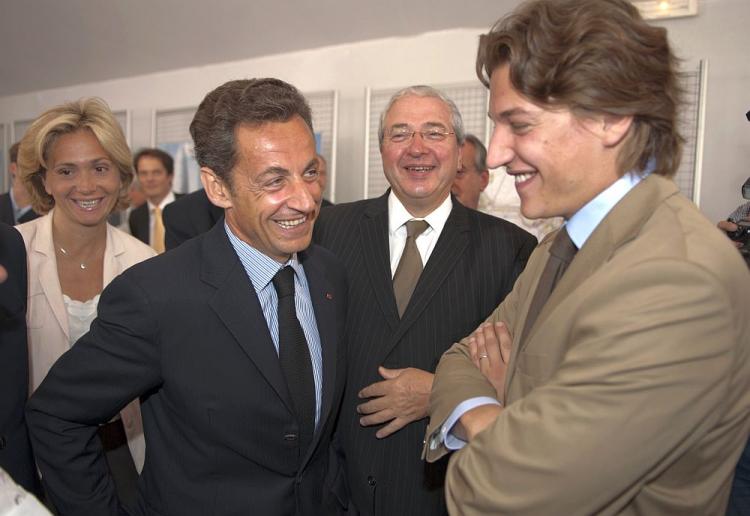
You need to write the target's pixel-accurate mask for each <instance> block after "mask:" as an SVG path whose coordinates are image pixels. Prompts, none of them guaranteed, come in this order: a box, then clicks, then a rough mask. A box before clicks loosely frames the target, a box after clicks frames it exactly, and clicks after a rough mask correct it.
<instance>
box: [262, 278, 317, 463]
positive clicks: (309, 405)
mask: <svg viewBox="0 0 750 516" xmlns="http://www.w3.org/2000/svg"><path fill="white" fill-rule="evenodd" d="M272 281H273V286H274V288H275V289H276V293H277V294H278V297H279V306H278V308H279V362H280V363H281V370H282V371H283V372H284V377H285V378H286V384H287V386H288V387H289V393H290V394H291V395H292V403H293V404H294V410H295V412H296V415H297V422H298V423H299V429H300V435H299V443H300V450H301V453H302V454H303V455H304V453H305V452H306V451H307V448H308V447H309V445H310V443H311V442H312V436H313V432H314V431H315V380H314V379H313V370H312V363H311V361H310V350H309V349H308V347H307V340H306V339H305V333H304V332H303V331H302V325H300V323H299V319H297V310H296V308H295V305H294V269H292V268H291V267H289V266H287V267H284V268H283V269H281V270H280V271H279V272H277V273H276V275H275V276H274V277H273V280H272Z"/></svg>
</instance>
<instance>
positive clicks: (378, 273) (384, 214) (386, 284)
mask: <svg viewBox="0 0 750 516" xmlns="http://www.w3.org/2000/svg"><path fill="white" fill-rule="evenodd" d="M389 193H390V190H389V191H388V192H386V193H385V194H384V195H383V196H381V197H379V198H378V199H375V200H374V201H373V202H372V203H371V204H370V205H369V206H368V207H367V209H366V210H365V216H364V217H363V218H362V222H361V223H360V227H359V230H360V239H361V243H362V253H363V254H364V257H363V258H364V262H365V269H366V271H367V272H366V274H368V275H369V277H370V284H371V285H372V291H373V294H374V295H375V299H376V300H377V302H378V305H380V311H381V312H382V313H383V315H384V316H385V320H386V321H388V325H389V326H390V329H391V331H394V330H395V329H396V327H397V326H398V324H399V317H398V309H397V308H396V298H395V297H394V295H393V281H392V280H391V263H390V259H389V256H390V252H389V249H390V244H389V243H388V194H389Z"/></svg>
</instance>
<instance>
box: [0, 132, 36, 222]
mask: <svg viewBox="0 0 750 516" xmlns="http://www.w3.org/2000/svg"><path fill="white" fill-rule="evenodd" d="M18 146H19V143H18V142H16V143H14V144H13V145H11V146H10V149H9V150H8V161H9V164H8V174H9V175H10V190H9V191H8V192H6V193H4V194H0V222H4V223H5V224H8V225H9V226H15V225H16V224H23V223H24V222H28V221H30V220H34V219H35V218H37V217H38V216H39V214H38V213H36V212H35V211H34V210H33V209H31V197H30V196H29V192H28V190H26V187H25V186H24V184H23V183H22V182H21V181H16V173H17V171H18V165H17V164H16V161H17V159H18Z"/></svg>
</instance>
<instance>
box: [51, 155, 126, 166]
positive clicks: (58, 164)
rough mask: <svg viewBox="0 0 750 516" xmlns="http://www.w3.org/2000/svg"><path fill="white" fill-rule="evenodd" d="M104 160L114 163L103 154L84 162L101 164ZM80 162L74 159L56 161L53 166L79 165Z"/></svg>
mask: <svg viewBox="0 0 750 516" xmlns="http://www.w3.org/2000/svg"><path fill="white" fill-rule="evenodd" d="M103 161H106V162H107V163H110V164H111V163H114V162H113V161H112V160H111V159H109V158H108V157H107V156H101V157H99V158H94V159H90V160H87V161H84V162H83V163H84V164H86V163H91V164H92V165H96V164H99V163H101V162H103ZM79 163H80V162H74V161H65V162H63V163H55V165H54V166H53V167H52V168H59V167H77V166H78V164H79Z"/></svg>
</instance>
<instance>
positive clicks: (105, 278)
mask: <svg viewBox="0 0 750 516" xmlns="http://www.w3.org/2000/svg"><path fill="white" fill-rule="evenodd" d="M18 168H19V171H20V173H19V175H20V177H21V180H22V181H23V182H24V184H25V185H26V186H27V188H28V190H29V192H30V193H31V197H32V206H33V208H34V210H36V211H37V212H38V213H42V214H45V215H44V216H42V217H40V218H38V219H36V220H34V221H31V222H28V223H26V224H22V225H20V226H17V228H18V230H19V231H20V232H21V235H23V239H24V242H25V244H26V252H27V255H28V261H29V264H28V265H29V303H28V316H27V321H28V327H29V328H28V329H29V349H30V353H29V357H30V374H29V376H30V383H31V385H30V392H33V391H34V390H36V388H37V387H38V386H39V384H40V383H41V382H42V380H44V377H45V376H46V375H47V372H48V371H49V369H50V368H51V367H52V364H54V363H55V361H56V360H57V359H58V358H59V357H60V356H61V355H62V354H63V353H65V351H67V350H68V349H70V347H71V346H73V345H74V343H75V342H76V340H78V338H79V337H80V336H82V335H83V334H84V333H86V332H87V331H88V329H89V325H90V324H91V321H93V319H94V318H95V317H96V306H97V303H98V300H99V294H100V293H101V291H102V290H103V289H104V287H105V286H106V285H107V284H108V283H109V282H110V281H112V279H114V277H115V276H117V275H118V274H120V273H121V272H122V271H124V270H125V269H127V268H128V267H130V266H131V265H133V264H135V263H138V262H140V261H142V260H145V259H147V258H150V257H151V256H154V254H155V253H154V251H153V250H152V249H151V248H150V247H149V246H147V245H145V244H143V243H142V242H140V241H138V240H137V239H135V238H133V237H131V236H130V235H127V234H126V233H123V232H122V231H120V230H118V229H116V228H114V227H113V226H111V225H109V224H108V223H107V217H108V215H109V214H110V213H112V211H113V210H115V209H118V208H122V207H124V205H125V203H126V202H127V201H126V199H127V193H128V188H129V187H130V184H131V182H132V181H133V168H132V160H131V155H130V149H129V148H128V145H127V143H126V141H125V137H124V136H123V133H122V130H121V129H120V126H119V125H118V123H117V121H116V119H115V118H114V116H113V115H112V112H111V111H110V110H109V107H107V105H106V103H104V101H102V100H101V99H96V98H89V99H81V100H79V101H77V102H71V103H67V104H63V105H61V106H57V107H54V108H52V109H50V110H49V111H47V112H45V113H44V114H42V115H41V116H40V117H39V118H37V119H36V120H35V121H34V123H33V124H32V125H31V127H30V128H29V130H28V131H27V132H26V135H25V136H24V138H23V140H22V141H21V147H20V149H19V156H18ZM120 415H121V417H115V418H114V419H113V420H112V421H110V422H109V423H107V424H106V425H102V426H101V427H100V428H99V437H100V440H101V443H102V446H103V447H104V449H105V451H106V457H107V463H108V465H109V467H110V470H111V471H112V475H113V478H114V479H115V484H116V488H117V493H118V495H119V496H120V498H121V500H122V502H123V503H125V504H129V503H132V502H133V501H134V497H135V489H136V482H137V478H138V476H137V475H138V474H137V471H140V469H141V468H142V466H143V459H144V452H145V449H144V439H143V428H142V424H141V416H140V409H139V407H138V402H137V400H136V401H133V402H131V403H130V404H129V405H127V406H126V407H125V408H124V409H123V410H122V411H121V412H120ZM136 470H137V471H136Z"/></svg>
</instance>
